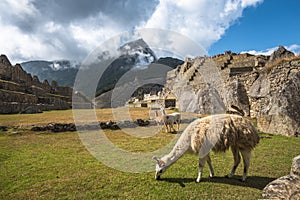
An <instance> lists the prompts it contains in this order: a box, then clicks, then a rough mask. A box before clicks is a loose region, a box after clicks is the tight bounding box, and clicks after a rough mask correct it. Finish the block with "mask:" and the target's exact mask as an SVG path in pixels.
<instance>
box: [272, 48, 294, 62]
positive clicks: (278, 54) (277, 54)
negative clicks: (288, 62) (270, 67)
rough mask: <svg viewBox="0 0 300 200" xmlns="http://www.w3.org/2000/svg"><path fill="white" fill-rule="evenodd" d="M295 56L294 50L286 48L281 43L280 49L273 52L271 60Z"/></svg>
mask: <svg viewBox="0 0 300 200" xmlns="http://www.w3.org/2000/svg"><path fill="white" fill-rule="evenodd" d="M293 56H295V54H294V53H293V52H291V51H289V50H287V49H286V48H284V46H281V45H280V46H278V49H277V50H276V51H274V52H273V53H272V54H271V57H270V59H269V62H273V61H275V60H277V59H280V58H290V57H293Z"/></svg>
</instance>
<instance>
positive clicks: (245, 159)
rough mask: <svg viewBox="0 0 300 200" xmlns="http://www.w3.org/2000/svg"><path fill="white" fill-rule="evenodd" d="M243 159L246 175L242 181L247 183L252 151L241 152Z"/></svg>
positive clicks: (244, 174)
mask: <svg viewBox="0 0 300 200" xmlns="http://www.w3.org/2000/svg"><path fill="white" fill-rule="evenodd" d="M241 153H242V157H243V162H244V173H243V177H242V181H243V182H245V181H246V178H247V174H248V169H249V166H250V157H251V151H249V150H243V151H241Z"/></svg>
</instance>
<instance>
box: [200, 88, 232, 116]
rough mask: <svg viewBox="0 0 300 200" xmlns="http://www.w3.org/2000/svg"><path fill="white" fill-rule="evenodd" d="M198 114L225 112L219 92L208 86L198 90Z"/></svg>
mask: <svg viewBox="0 0 300 200" xmlns="http://www.w3.org/2000/svg"><path fill="white" fill-rule="evenodd" d="M197 96H198V102H197V103H196V105H197V106H198V108H196V109H198V112H197V113H199V114H220V113H225V110H226V107H225V104H224V102H223V101H222V98H221V96H220V94H219V92H218V91H217V90H216V89H215V88H213V87H209V88H208V89H204V90H200V91H199V92H198V94H197Z"/></svg>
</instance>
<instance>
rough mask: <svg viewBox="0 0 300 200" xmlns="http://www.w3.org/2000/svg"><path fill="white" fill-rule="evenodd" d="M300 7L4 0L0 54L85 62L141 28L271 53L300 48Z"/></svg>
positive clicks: (283, 3)
mask: <svg viewBox="0 0 300 200" xmlns="http://www.w3.org/2000/svg"><path fill="white" fill-rule="evenodd" d="M298 9H300V1H298V0H114V1H112V0H89V1H85V0H51V1H45V0H1V1H0V30H1V31H0V38H1V41H0V51H1V52H0V53H1V54H6V55H7V56H8V57H9V58H10V60H11V61H12V63H16V62H22V61H28V60H37V59H39V60H40V59H42V60H59V59H70V60H77V61H81V60H83V59H84V58H85V57H86V56H87V55H88V54H89V53H90V52H91V51H93V50H94V49H95V48H97V47H98V46H99V45H101V44H102V43H103V42H105V41H107V40H109V39H110V38H112V37H114V36H115V35H118V34H120V33H123V32H126V31H130V32H132V33H135V31H136V30H138V29H143V28H157V29H163V30H171V31H175V32H178V33H180V34H183V35H185V36H186V37H188V38H190V39H192V40H193V41H195V42H196V43H198V44H199V45H201V46H202V47H203V48H204V49H205V50H206V51H208V54H209V55H214V54H217V53H223V52H224V51H225V50H232V51H233V52H237V53H239V52H244V51H246V52H250V53H255V54H257V53H263V54H270V53H271V52H272V51H274V50H275V49H276V47H277V46H278V45H284V46H286V47H287V48H288V49H290V50H292V51H296V52H300V46H299V45H300V41H299V33H300V30H299V29H300V27H299V22H298V21H299V19H300V16H299V15H300V14H299V13H300V12H299V11H298ZM155 39H157V38H155ZM160 39H161V44H163V43H167V42H166V41H167V40H168V38H164V37H161V38H160ZM163 40H164V41H163ZM162 48H163V47H162ZM184 48H185V47H184Z"/></svg>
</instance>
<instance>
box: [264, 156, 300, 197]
mask: <svg viewBox="0 0 300 200" xmlns="http://www.w3.org/2000/svg"><path fill="white" fill-rule="evenodd" d="M262 196H263V198H264V199H292V200H298V199H300V155H299V156H297V157H295V158H294V159H293V162H292V167H291V173H290V174H289V175H287V176H283V177H280V178H278V179H276V180H274V181H272V182H271V183H269V184H268V185H267V186H266V187H265V188H264V189H263V193H262Z"/></svg>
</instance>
